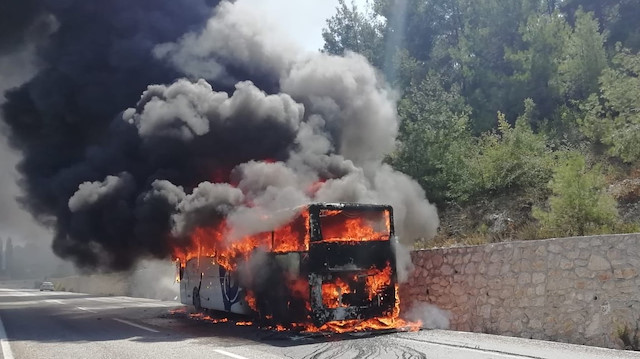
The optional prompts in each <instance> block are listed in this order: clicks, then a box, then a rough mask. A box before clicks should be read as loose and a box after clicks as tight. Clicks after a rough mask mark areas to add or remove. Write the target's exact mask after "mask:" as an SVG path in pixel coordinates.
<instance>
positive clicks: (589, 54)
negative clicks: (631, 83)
mask: <svg viewBox="0 0 640 359" xmlns="http://www.w3.org/2000/svg"><path fill="white" fill-rule="evenodd" d="M604 41H605V35H604V34H603V33H601V32H600V29H599V24H598V21H597V20H596V19H594V18H593V14H592V13H587V12H584V11H582V10H578V11H576V24H575V27H574V29H573V32H572V33H571V36H570V37H569V40H568V41H567V43H566V45H565V51H564V53H563V55H562V58H561V60H560V64H559V67H558V77H557V79H556V81H555V84H556V86H558V89H559V90H560V92H561V93H562V94H563V95H564V97H565V99H567V100H584V99H586V98H587V97H589V95H591V94H592V93H595V92H596V91H597V90H598V78H599V77H600V74H601V73H602V70H604V69H605V67H606V66H607V56H606V52H605V49H604Z"/></svg>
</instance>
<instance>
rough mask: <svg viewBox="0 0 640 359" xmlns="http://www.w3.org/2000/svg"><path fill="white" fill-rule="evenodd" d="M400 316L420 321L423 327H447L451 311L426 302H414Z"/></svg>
mask: <svg viewBox="0 0 640 359" xmlns="http://www.w3.org/2000/svg"><path fill="white" fill-rule="evenodd" d="M402 316H403V317H404V318H406V319H408V320H411V321H421V322H422V328H424V329H449V325H450V321H451V312H449V311H447V310H442V309H440V308H438V307H437V306H435V305H433V304H428V303H414V305H413V306H412V307H411V308H410V309H409V310H408V311H407V312H406V313H403V314H402Z"/></svg>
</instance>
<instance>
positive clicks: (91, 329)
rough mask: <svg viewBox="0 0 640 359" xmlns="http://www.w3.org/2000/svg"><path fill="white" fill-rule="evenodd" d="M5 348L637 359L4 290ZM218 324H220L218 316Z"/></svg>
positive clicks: (72, 354) (85, 353) (169, 354)
mask: <svg viewBox="0 0 640 359" xmlns="http://www.w3.org/2000/svg"><path fill="white" fill-rule="evenodd" d="M0 319H1V321H0V347H1V349H2V350H1V352H2V356H3V358H5V359H11V358H28V359H35V358H47V359H49V358H92V359H93V358H182V359H184V358H225V359H229V358H235V359H247V358H259V359H269V358H314V359H322V358H331V359H341V358H402V359H410V358H425V359H437V358H448V359H458V358H464V359H467V358H487V359H488V358H501V359H504V358H519V359H521V358H528V359H530V358H552V359H557V358H561V359H573V358H575V359H578V358H579V359H591V358H612V359H613V358H616V359H618V358H620V359H622V358H640V354H636V353H633V352H625V351H615V350H607V349H601V348H593V347H586V346H577V345H569V344H561V343H551V342H544V341H536V340H526V339H518V338H507V337H500V336H492V335H486V334H472V333H462V332H454V331H440V330H423V331H420V332H415V333H386V334H380V335H372V334H366V335H334V336H328V337H325V336H317V337H307V336H301V335H293V334H288V333H278V332H272V331H267V330H261V329H259V328H256V327H254V326H239V325H236V324H235V320H242V318H235V320H230V321H228V322H218V323H213V322H212V320H210V319H209V320H204V319H197V318H192V317H191V316H190V315H189V314H188V312H187V311H186V310H185V309H184V308H183V307H182V306H180V304H179V303H176V302H161V301H156V300H150V299H140V298H131V297H97V296H92V295H85V294H75V293H64V292H44V293H43V292H39V291H37V290H13V289H0ZM214 319H215V318H214Z"/></svg>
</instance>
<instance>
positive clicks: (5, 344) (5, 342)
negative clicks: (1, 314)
mask: <svg viewBox="0 0 640 359" xmlns="http://www.w3.org/2000/svg"><path fill="white" fill-rule="evenodd" d="M0 348H2V357H3V358H4V359H13V352H12V351H11V346H10V345H9V338H8V337H7V332H6V331H5V330H4V324H3V323H2V319H0Z"/></svg>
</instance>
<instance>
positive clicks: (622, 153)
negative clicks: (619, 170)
mask: <svg viewBox="0 0 640 359" xmlns="http://www.w3.org/2000/svg"><path fill="white" fill-rule="evenodd" d="M639 101H640V55H638V54H631V53H630V52H629V51H628V50H620V52H619V53H618V54H617V55H616V56H615V57H614V58H613V67H612V68H609V69H606V70H605V71H604V73H603V74H602V76H601V77H600V92H599V94H594V95H592V96H591V97H590V98H589V101H587V102H586V104H585V105H584V109H585V113H586V114H585V117H584V119H583V121H582V122H581V123H580V124H581V130H582V131H583V132H584V133H585V134H586V135H587V136H588V137H590V138H592V139H593V140H596V141H600V142H602V143H603V144H606V145H608V146H609V154H611V155H613V156H616V157H619V158H621V159H622V160H623V161H625V162H629V163H631V162H635V161H637V160H638V158H640V103H639Z"/></svg>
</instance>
